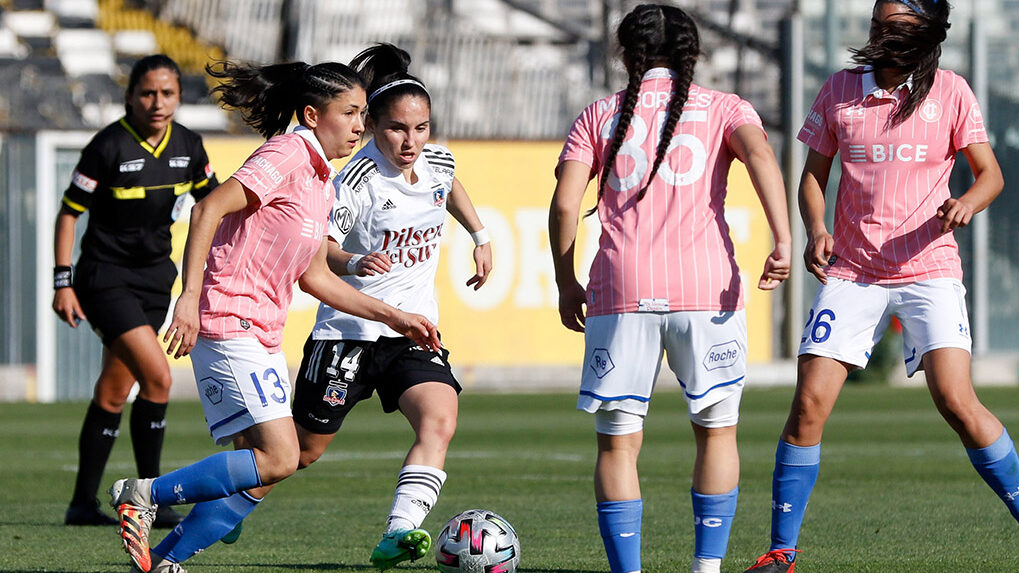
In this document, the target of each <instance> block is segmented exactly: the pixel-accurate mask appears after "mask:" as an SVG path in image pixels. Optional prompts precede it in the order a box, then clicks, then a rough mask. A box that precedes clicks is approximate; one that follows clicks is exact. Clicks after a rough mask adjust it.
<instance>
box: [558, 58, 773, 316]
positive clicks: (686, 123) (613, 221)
mask: <svg viewBox="0 0 1019 573" xmlns="http://www.w3.org/2000/svg"><path fill="white" fill-rule="evenodd" d="M674 77H675V75H674V72H672V71H671V70H668V69H666V68H654V69H651V70H649V71H648V72H647V73H646V74H644V77H643V79H642V83H641V87H640V95H639V98H638V102H637V106H636V108H635V109H634V115H633V119H632V122H631V124H630V128H629V129H628V130H627V133H626V138H625V139H624V140H623V145H622V147H621V148H620V150H619V154H618V156H617V157H616V161H615V169H614V171H613V174H612V175H610V176H609V180H608V181H607V182H606V185H605V194H604V196H603V197H602V199H601V201H600V202H599V204H598V216H599V218H600V219H601V222H602V234H601V239H600V245H599V249H598V254H597V255H596V256H595V259H594V262H593V263H592V265H591V273H590V277H591V278H590V282H589V283H588V286H587V314H588V315H589V316H597V315H603V314H617V313H624V312H645V311H646V312H663V311H685V310H738V309H741V308H743V289H742V286H741V284H740V278H739V269H738V267H737V266H736V259H735V255H734V253H733V246H732V241H731V240H730V239H729V226H728V225H727V224H726V222H725V218H724V216H723V213H724V205H725V195H726V190H727V189H726V182H727V180H728V176H729V165H730V164H731V163H732V160H733V157H734V155H733V152H732V150H731V149H730V148H729V138H730V136H732V133H733V131H735V130H736V128H738V127H740V126H743V125H746V124H751V125H754V126H757V127H758V128H760V129H762V130H763V127H762V126H761V119H760V117H758V115H757V112H755V111H754V108H753V107H752V106H751V105H750V104H749V103H748V102H746V101H744V100H742V99H740V98H739V97H738V96H735V95H733V94H727V93H723V92H718V91H713V90H709V89H705V88H702V87H700V86H697V85H691V86H690V90H689V96H688V98H687V101H686V105H685V106H684V107H683V113H682V115H681V116H680V120H679V124H678V125H677V127H676V130H675V132H674V134H673V136H672V141H671V143H670V145H669V148H668V151H667V153H666V157H665V160H664V161H663V162H662V165H661V167H659V169H658V172H657V174H656V175H655V178H654V179H653V180H652V181H651V184H650V186H649V187H648V189H647V193H646V195H645V196H644V198H643V199H642V200H640V201H639V202H635V200H636V196H637V193H638V192H639V191H640V189H641V187H642V186H643V185H644V183H645V182H646V181H647V177H648V173H649V172H650V170H651V166H652V165H653V164H654V159H655V150H656V149H657V147H658V142H659V140H660V137H661V136H660V135H659V134H660V133H661V131H662V127H663V125H664V122H665V117H666V111H667V106H668V101H669V98H670V94H671V90H672V78H674ZM623 93H624V92H619V93H617V94H615V95H612V96H610V97H607V98H604V99H601V100H598V101H596V102H594V103H593V104H591V105H590V106H588V107H587V109H585V110H584V111H583V113H581V114H580V117H578V118H577V120H576V121H575V122H574V124H573V128H572V129H571V130H570V134H569V136H568V137H567V138H566V143H565V145H564V146H563V151H562V154H561V155H560V156H559V162H560V164H561V163H562V162H564V161H579V162H581V163H584V164H586V165H588V166H590V167H591V170H592V173H597V174H600V173H601V170H602V165H604V160H605V157H606V156H607V155H608V151H609V147H610V146H611V144H612V135H613V132H614V131H615V126H616V123H617V121H618V117H619V108H620V106H621V105H622V101H623Z"/></svg>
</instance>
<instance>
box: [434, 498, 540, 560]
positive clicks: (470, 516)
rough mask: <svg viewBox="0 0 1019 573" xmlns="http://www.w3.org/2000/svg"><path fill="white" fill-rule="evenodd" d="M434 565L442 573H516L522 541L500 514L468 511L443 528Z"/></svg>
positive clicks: (451, 520) (475, 510)
mask: <svg viewBox="0 0 1019 573" xmlns="http://www.w3.org/2000/svg"><path fill="white" fill-rule="evenodd" d="M435 561H436V563H438V565H439V571H442V573H515V571H516V570H517V566H519V565H520V538H518V537H517V532H516V531H515V530H514V529H513V526H512V525H510V523H509V522H508V521H506V520H505V519H503V518H502V517H501V516H500V515H499V514H497V513H494V512H491V511H488V510H486V509H468V510H467V511H465V512H463V513H461V514H460V515H457V516H456V517H454V518H453V519H450V520H449V523H447V524H446V527H443V528H442V533H440V534H439V539H438V542H437V543H436V546H435Z"/></svg>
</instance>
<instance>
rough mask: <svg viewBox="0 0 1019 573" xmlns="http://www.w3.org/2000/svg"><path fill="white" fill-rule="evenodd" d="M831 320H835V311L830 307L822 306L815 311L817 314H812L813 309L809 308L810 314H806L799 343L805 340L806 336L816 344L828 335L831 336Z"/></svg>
mask: <svg viewBox="0 0 1019 573" xmlns="http://www.w3.org/2000/svg"><path fill="white" fill-rule="evenodd" d="M833 322H835V313H834V312H833V311H832V310H831V309H829V308H823V309H821V310H819V311H817V316H814V309H810V314H809V315H807V324H805V325H803V336H802V337H801V338H800V344H802V343H804V342H806V341H807V337H808V336H809V337H810V340H811V341H813V342H814V343H816V344H820V343H822V342H824V341H825V340H828V337H829V336H831V329H832V323H833ZM811 323H813V327H811Z"/></svg>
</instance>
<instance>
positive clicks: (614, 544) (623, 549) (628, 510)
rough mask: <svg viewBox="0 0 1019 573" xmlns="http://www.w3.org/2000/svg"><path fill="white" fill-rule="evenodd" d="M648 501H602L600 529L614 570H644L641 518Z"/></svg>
mask: <svg viewBox="0 0 1019 573" xmlns="http://www.w3.org/2000/svg"><path fill="white" fill-rule="evenodd" d="M643 514H644V502H643V501H641V500H639V499H631V500H629V501H602V502H599V503H598V529H599V530H601V538H602V542H603V543H604V544H605V553H606V555H608V558H609V567H610V568H611V570H612V573H630V572H631V571H640V519H641V516H643Z"/></svg>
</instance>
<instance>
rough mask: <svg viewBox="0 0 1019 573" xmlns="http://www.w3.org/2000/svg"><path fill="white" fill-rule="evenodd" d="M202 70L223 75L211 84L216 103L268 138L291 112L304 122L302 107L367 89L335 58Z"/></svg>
mask: <svg viewBox="0 0 1019 573" xmlns="http://www.w3.org/2000/svg"><path fill="white" fill-rule="evenodd" d="M205 71H206V72H207V73H208V74H209V75H210V76H212V77H214V78H218V79H222V80H225V81H224V82H223V83H221V84H220V85H218V86H216V87H214V88H213V89H212V93H214V94H218V95H219V105H221V106H222V107H224V108H227V109H235V110H238V111H240V112H241V117H242V118H243V119H244V123H246V124H248V125H250V126H251V127H253V128H255V130H256V131H258V133H260V134H262V136H263V137H265V138H266V139H268V138H270V137H272V136H274V135H279V134H281V133H286V131H287V127H288V126H289V125H290V120H291V119H292V118H293V117H294V114H297V118H298V121H300V122H303V121H304V113H303V110H304V107H305V106H308V105H310V106H312V107H314V108H316V109H319V110H321V109H324V108H325V106H326V105H327V104H328V103H329V102H330V101H332V100H334V99H336V98H337V97H339V96H340V95H341V94H343V93H346V92H348V91H350V90H352V89H354V88H355V87H360V88H361V89H364V88H365V85H364V81H363V80H362V79H361V77H360V76H358V75H357V72H355V71H354V70H352V69H350V68H349V67H347V66H345V65H343V64H338V63H336V62H323V63H321V64H315V65H314V66H312V65H308V64H306V63H304V62H291V63H286V64H274V65H270V66H251V65H245V64H236V63H233V62H215V63H213V64H209V65H207V66H205Z"/></svg>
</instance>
